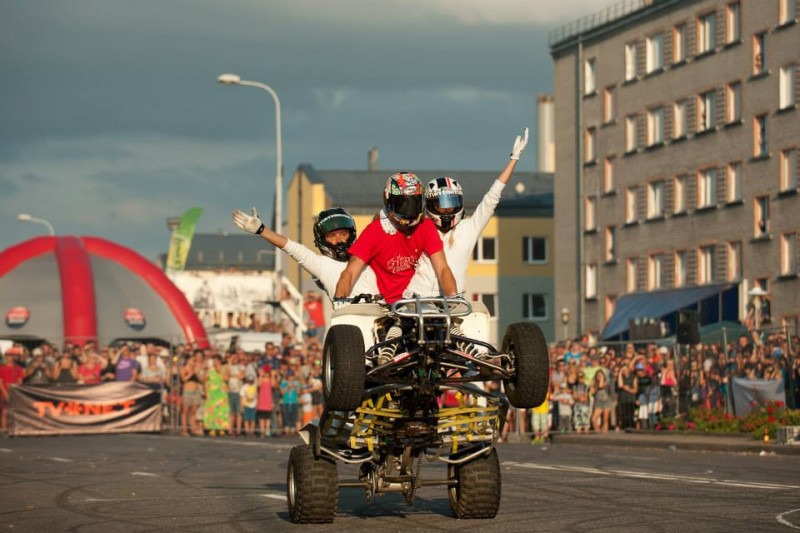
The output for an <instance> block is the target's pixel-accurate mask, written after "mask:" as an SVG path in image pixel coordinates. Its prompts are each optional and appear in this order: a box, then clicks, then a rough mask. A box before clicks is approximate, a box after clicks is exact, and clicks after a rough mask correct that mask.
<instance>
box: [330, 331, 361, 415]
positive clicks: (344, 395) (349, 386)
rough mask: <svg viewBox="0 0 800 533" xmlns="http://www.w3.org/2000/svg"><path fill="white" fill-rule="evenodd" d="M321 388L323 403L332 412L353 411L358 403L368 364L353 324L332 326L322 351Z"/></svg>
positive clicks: (358, 333)
mask: <svg viewBox="0 0 800 533" xmlns="http://www.w3.org/2000/svg"><path fill="white" fill-rule="evenodd" d="M322 352H323V355H322V391H323V395H324V397H325V406H326V407H327V408H328V409H333V410H335V411H353V410H355V409H357V408H358V407H360V406H361V396H362V395H363V393H364V382H365V380H366V379H367V367H366V362H365V361H366V360H365V357H364V337H363V336H362V335H361V330H360V329H359V328H358V327H356V326H350V325H347V324H339V325H336V326H333V327H331V329H330V331H328V335H327V336H326V337H325V346H324V348H323V350H322Z"/></svg>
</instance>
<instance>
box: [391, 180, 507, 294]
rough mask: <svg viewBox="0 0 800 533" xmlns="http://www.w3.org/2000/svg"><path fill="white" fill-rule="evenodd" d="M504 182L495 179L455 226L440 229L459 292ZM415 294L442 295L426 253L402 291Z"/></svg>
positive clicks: (445, 253) (445, 252)
mask: <svg viewBox="0 0 800 533" xmlns="http://www.w3.org/2000/svg"><path fill="white" fill-rule="evenodd" d="M505 186H506V184H505V183H502V182H500V181H498V180H495V182H494V183H492V186H491V187H490V188H489V192H487V193H486V195H485V196H484V197H483V200H481V203H480V204H478V207H477V209H475V213H473V215H472V216H471V217H469V218H466V219H464V220H462V221H461V222H459V224H458V225H457V226H456V227H455V228H453V229H452V230H450V231H448V232H446V233H443V232H441V231H439V236H440V237H441V238H442V243H443V244H444V255H445V257H446V258H447V264H448V265H449V266H450V270H451V271H452V272H453V277H454V278H455V279H456V287H458V292H463V291H464V284H465V282H466V279H467V267H468V266H469V260H470V258H471V257H472V250H473V248H475V244H477V242H478V239H479V238H480V236H481V233H483V230H484V229H485V228H486V225H487V224H488V223H489V219H490V218H492V215H493V214H494V210H495V208H496V207H497V204H499V203H500V196H501V195H502V194H503V189H504V188H505ZM414 294H419V295H420V296H440V295H441V290H440V289H439V281H438V280H437V279H436V272H435V271H434V270H433V265H432V264H431V260H430V259H429V258H428V256H426V255H423V256H422V257H420V258H419V263H418V264H417V271H416V273H414V277H413V278H411V281H410V282H409V283H408V287H407V288H406V290H405V291H404V292H403V296H405V297H406V298H408V297H411V296H412V295H414Z"/></svg>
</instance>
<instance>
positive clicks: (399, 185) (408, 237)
mask: <svg viewBox="0 0 800 533" xmlns="http://www.w3.org/2000/svg"><path fill="white" fill-rule="evenodd" d="M383 203H384V209H383V210H382V211H381V213H380V217H379V218H377V219H376V220H373V221H372V222H371V223H370V224H369V226H367V227H366V229H364V231H363V232H361V235H360V236H359V238H358V239H357V240H356V242H355V243H353V245H352V246H351V247H350V250H349V252H350V262H349V263H348V265H347V268H345V270H344V271H343V272H342V275H341V277H340V278H339V283H338V284H337V285H336V294H335V297H336V298H344V297H346V296H347V295H348V294H350V291H351V290H352V288H353V283H354V281H355V280H356V279H357V278H358V276H359V274H361V271H362V270H363V269H364V266H365V265H369V266H370V267H371V268H372V270H374V271H375V276H376V278H377V280H378V288H379V289H380V291H381V294H382V295H383V298H384V299H385V300H386V302H387V303H390V304H391V303H394V302H396V301H397V300H399V299H400V298H401V297H402V295H403V290H404V289H405V288H406V286H407V285H408V282H409V281H411V277H412V276H413V275H414V268H415V267H416V264H417V260H418V259H419V258H420V256H421V255H422V254H423V252H424V253H425V254H427V256H428V257H429V258H430V260H431V264H432V265H433V268H434V270H435V271H436V277H437V278H438V279H439V284H440V285H441V287H442V289H443V291H444V293H445V295H447V296H455V295H456V294H457V292H458V290H457V289H456V282H455V278H454V277H453V273H452V272H451V271H450V267H449V266H448V265H447V259H446V258H445V256H444V252H443V251H442V239H441V238H440V237H439V233H438V232H437V231H436V226H434V224H433V222H431V221H430V220H429V219H427V218H426V219H424V220H423V218H422V203H423V200H422V183H421V182H420V180H419V178H417V176H415V175H414V174H412V173H410V172H401V173H398V174H394V175H392V176H390V177H389V179H388V180H387V181H386V187H385V188H384V191H383Z"/></svg>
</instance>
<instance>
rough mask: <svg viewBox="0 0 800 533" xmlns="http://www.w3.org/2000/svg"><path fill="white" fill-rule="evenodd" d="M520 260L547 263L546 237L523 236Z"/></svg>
mask: <svg viewBox="0 0 800 533" xmlns="http://www.w3.org/2000/svg"><path fill="white" fill-rule="evenodd" d="M522 260H523V261H525V262H526V263H528V264H531V265H543V264H545V263H547V237H523V238H522Z"/></svg>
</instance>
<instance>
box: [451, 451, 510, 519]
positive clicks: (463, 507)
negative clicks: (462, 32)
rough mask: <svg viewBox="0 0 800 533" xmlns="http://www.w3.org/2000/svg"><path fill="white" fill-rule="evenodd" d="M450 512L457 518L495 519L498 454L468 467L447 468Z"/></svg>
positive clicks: (498, 501) (481, 458)
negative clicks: (449, 482)
mask: <svg viewBox="0 0 800 533" xmlns="http://www.w3.org/2000/svg"><path fill="white" fill-rule="evenodd" d="M447 472H448V477H449V479H450V481H455V483H454V484H453V485H450V487H449V488H448V499H449V500H450V509H451V510H452V511H453V516H455V517H456V518H494V517H495V516H496V515H497V510H498V508H499V507H500V487H501V483H500V461H499V460H498V458H497V450H492V452H491V453H490V454H489V455H481V456H479V457H478V458H477V459H473V460H472V461H469V462H468V463H464V464H460V465H459V464H456V465H449V466H448V468H447Z"/></svg>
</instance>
